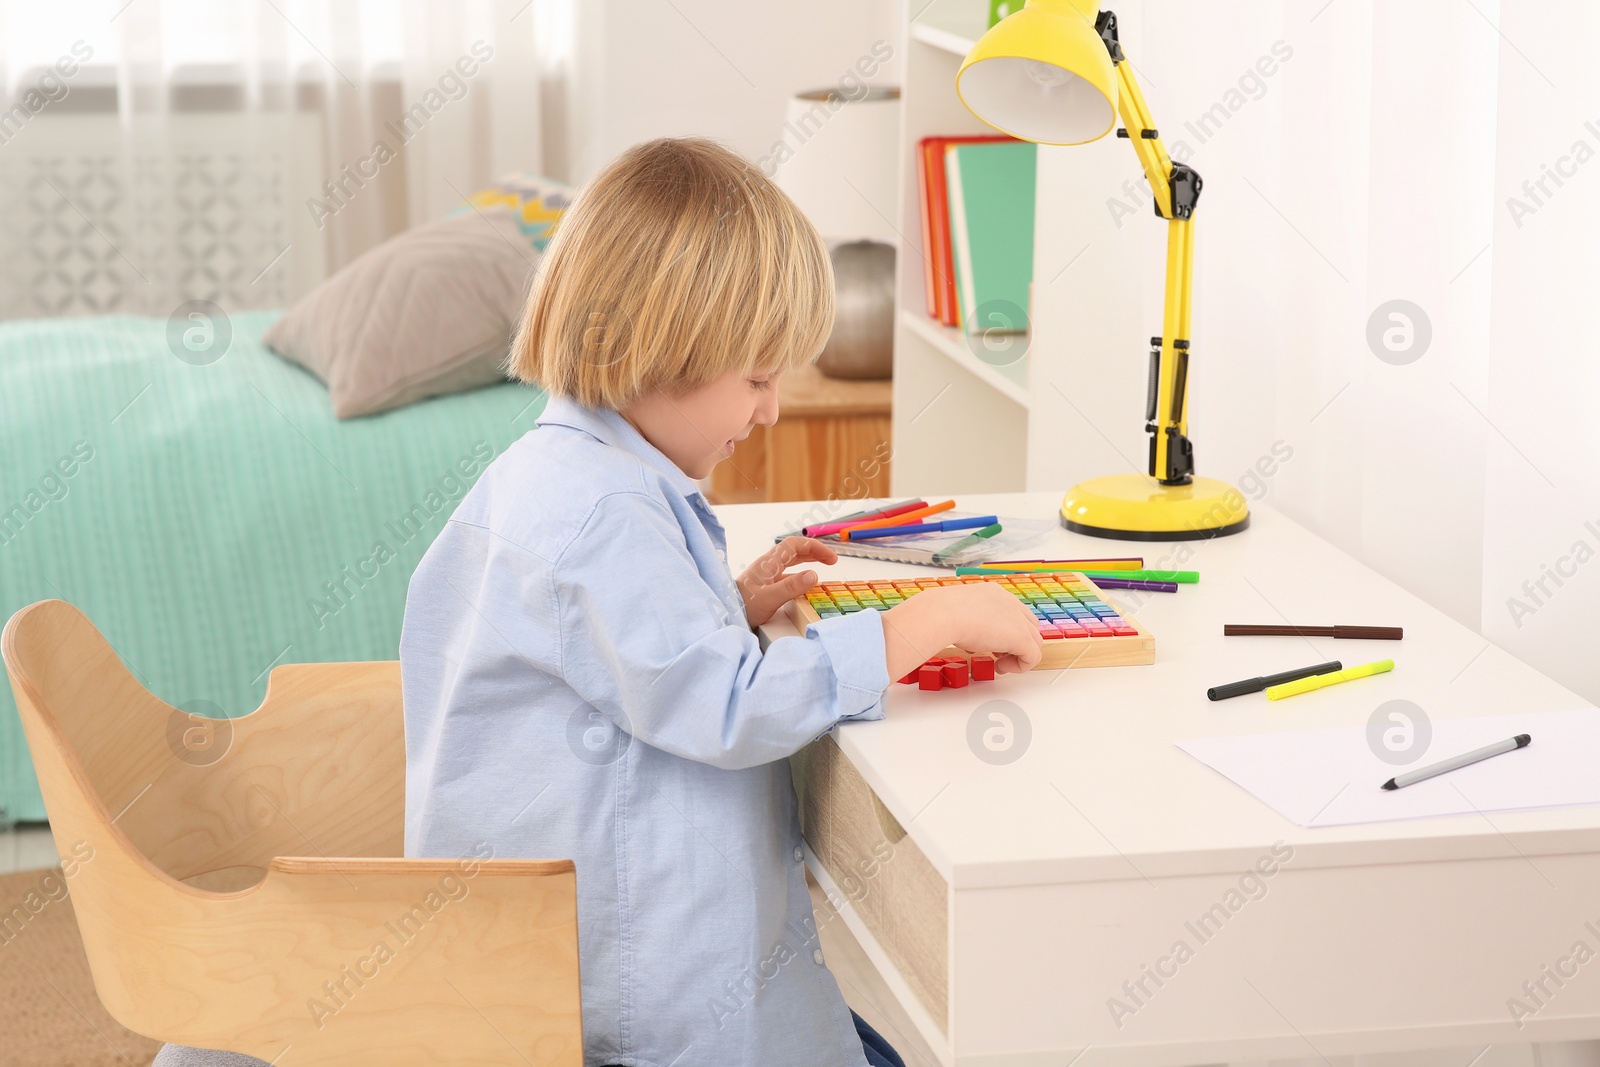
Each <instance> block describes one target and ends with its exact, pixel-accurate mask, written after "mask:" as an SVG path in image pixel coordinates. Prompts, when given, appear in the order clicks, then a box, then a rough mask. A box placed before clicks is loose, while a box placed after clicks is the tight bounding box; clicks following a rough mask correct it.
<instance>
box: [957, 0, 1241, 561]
mask: <svg viewBox="0 0 1600 1067" xmlns="http://www.w3.org/2000/svg"><path fill="white" fill-rule="evenodd" d="M956 95H957V96H959V97H960V98H961V102H962V103H963V104H965V105H966V107H967V110H968V111H971V112H972V113H973V114H974V115H976V116H977V117H978V118H979V119H981V120H983V121H984V122H986V123H988V124H989V125H990V126H993V127H994V128H995V129H997V130H999V131H1000V132H1002V133H1007V134H1010V135H1011V136H1013V137H1019V138H1021V139H1023V140H1025V141H1036V142H1038V143H1040V144H1055V145H1074V144H1085V143H1087V142H1089V141H1094V140H1098V139H1099V138H1101V137H1104V136H1105V135H1106V134H1107V133H1108V132H1110V130H1111V128H1112V126H1114V125H1115V124H1116V120H1117V118H1118V116H1120V117H1121V119H1122V128H1121V129H1118V130H1117V136H1118V137H1127V138H1129V139H1130V140H1131V141H1132V142H1133V147H1134V151H1136V152H1138V154H1139V162H1140V163H1141V164H1143V166H1144V173H1145V177H1146V178H1148V179H1149V181H1150V191H1151V192H1152V193H1153V194H1154V195H1155V208H1156V214H1157V215H1158V216H1160V217H1161V218H1164V219H1166V220H1167V282H1166V312H1165V316H1164V318H1163V321H1162V332H1161V336H1160V337H1153V338H1151V340H1150V345H1151V352H1150V387H1149V393H1148V398H1147V400H1146V403H1145V429H1146V431H1148V432H1149V434H1150V470H1149V473H1148V474H1147V475H1146V474H1115V475H1111V476H1109V477H1105V478H1092V479H1090V480H1089V481H1086V482H1082V483H1080V484H1079V485H1076V486H1074V487H1073V488H1072V489H1071V490H1069V491H1068V492H1067V495H1066V497H1065V499H1064V500H1062V502H1061V523H1062V525H1064V526H1065V527H1066V528H1067V529H1069V530H1074V531H1076V532H1078V533H1084V534H1091V535H1093V536H1095V537H1113V538H1118V539H1123V540H1131V541H1192V540H1198V539H1202V538H1208V537H1220V536H1223V535H1225V534H1231V533H1238V532H1239V531H1240V530H1243V529H1244V528H1245V527H1246V526H1248V525H1249V524H1250V511H1249V507H1248V506H1247V505H1246V503H1245V499H1244V495H1243V494H1242V493H1240V492H1239V490H1237V489H1235V488H1234V487H1233V486H1231V485H1229V484H1228V483H1227V482H1222V481H1218V480H1216V479H1215V478H1196V477H1195V476H1194V449H1193V446H1192V445H1191V444H1190V443H1189V438H1188V436H1187V435H1186V431H1187V429H1188V420H1187V419H1186V418H1185V414H1184V393H1185V389H1184V383H1185V380H1186V378H1187V377H1188V372H1189V304H1190V277H1191V275H1192V273H1193V266H1194V244H1193V241H1194V238H1193V236H1192V234H1191V232H1190V227H1191V226H1192V225H1193V222H1192V216H1193V214H1194V207H1195V203H1196V202H1197V201H1198V200H1199V199H1200V175H1198V174H1196V173H1195V172H1194V170H1193V169H1192V168H1190V167H1186V166H1184V165H1183V164H1182V163H1174V162H1172V161H1171V160H1170V159H1169V158H1168V157H1167V150H1166V148H1165V146H1163V145H1162V143H1161V137H1160V135H1159V134H1158V133H1157V132H1156V128H1155V123H1154V122H1152V121H1151V120H1150V112H1149V110H1148V109H1147V108H1146V107H1145V103H1144V97H1143V95H1142V94H1141V93H1140V92H1139V85H1138V83H1137V82H1135V81H1134V78H1133V69H1132V66H1131V65H1130V64H1129V63H1127V62H1125V61H1124V56H1123V53H1122V46H1121V44H1119V43H1118V41H1117V16H1116V15H1115V14H1113V13H1112V12H1110V11H1099V4H1098V2H1097V0H1028V2H1027V4H1026V6H1024V7H1023V9H1022V10H1021V11H1017V12H1014V13H1013V14H1011V15H1009V16H1007V17H1006V18H1004V19H1002V20H1001V21H1000V22H998V23H996V24H995V25H994V26H992V27H991V28H990V29H989V32H987V33H985V34H984V35H983V37H982V38H980V39H979V41H978V43H977V44H975V45H973V47H972V51H971V52H969V53H967V58H966V59H965V60H964V61H963V62H962V64H961V69H960V70H959V71H958V72H957V73H956Z"/></svg>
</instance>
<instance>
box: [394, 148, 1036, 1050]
mask: <svg viewBox="0 0 1600 1067" xmlns="http://www.w3.org/2000/svg"><path fill="white" fill-rule="evenodd" d="M832 322H833V275H832V270H831V267H830V265H829V262H828V255H827V251H826V248H825V246H824V245H823V243H822V240H821V239H820V238H819V237H818V235H817V233H816V230H815V229H814V228H813V227H812V226H811V224H810V223H809V222H808V221H807V220H806V219H805V217H804V216H803V215H802V214H801V213H800V211H799V210H798V209H797V208H796V207H795V206H794V204H793V203H792V202H791V201H790V200H789V199H788V198H787V197H786V196H784V195H783V193H782V192H780V191H779V190H778V189H777V188H776V187H775V186H773V185H772V183H771V182H769V181H768V180H767V179H766V178H765V177H764V176H763V175H762V174H761V172H760V170H759V169H758V168H757V167H755V166H754V165H752V164H750V163H749V162H747V161H745V160H743V159H741V158H740V157H738V156H736V155H734V154H733V153H731V152H729V151H727V150H726V149H724V148H722V147H720V146H718V145H716V144H715V143H713V142H710V141H705V140H700V139H688V140H658V141H653V142H650V143H648V144H643V145H639V146H636V147H634V148H633V149H630V150H629V151H627V152H625V153H624V154H623V155H622V156H620V157H619V158H618V159H616V160H615V161H613V162H612V163H611V164H610V165H609V166H608V167H607V168H606V169H605V170H604V171H603V172H602V173H601V174H600V175H599V176H597V177H596V178H595V179H594V181H593V182H592V183H590V185H589V186H587V187H586V188H585V189H584V190H582V192H581V193H580V194H579V196H578V197H577V198H576V199H575V201H574V203H573V204H572V205H571V207H570V208H569V209H568V211H567V213H566V215H565V216H564V217H563V219H562V221H561V223H560V224H559V226H558V228H557V233H556V236H555V237H554V239H553V240H552V242H551V244H550V247H549V248H548V250H547V251H546V254H545V257H544V259H543V261H542V263H541V265H540V268H539V273H538V277H537V278H536V279H535V282H534V286H533V289H532V292H531V293H530V294H529V298H528V305H527V310H526V313H525V316H524V320H523V322H522V324H521V328H520V329H519V331H518V335H517V337H516V339H515V341H514V342H513V344H512V351H511V356H510V362H509V366H510V370H511V371H512V373H513V374H515V375H516V376H517V377H519V378H521V379H523V380H524V381H528V382H531V383H538V384H539V385H540V386H542V387H543V388H545V389H546V390H548V392H549V394H550V397H549V401H548V404H547V406H546V408H545V410H544V412H543V414H542V415H541V416H540V417H539V419H538V425H539V429H538V430H537V431H535V432H531V433H529V434H527V435H525V436H524V437H522V438H521V439H520V440H518V441H517V442H516V443H515V444H513V445H512V446H511V447H510V448H509V449H507V451H506V452H505V453H504V454H503V455H501V456H500V457H499V458H498V459H496V460H495V461H494V462H493V463H492V464H491V465H490V466H489V468H488V469H487V470H486V471H485V472H484V474H483V475H482V476H481V478H480V479H479V481H478V483H477V484H476V485H475V486H474V487H473V489H472V490H471V492H469V493H468V495H467V496H466V497H465V498H464V499H463V500H462V502H461V504H460V506H459V507H458V508H457V510H456V512H455V514H454V515H453V516H452V517H451V519H450V521H449V522H448V523H447V524H446V526H445V528H444V529H443V531H441V533H440V535H439V537H438V539H437V540H436V541H435V542H434V543H433V545H432V546H431V547H430V548H429V550H428V552H427V554H426V555H425V556H424V557H423V559H422V562H421V563H420V564H419V566H418V568H417V570H416V573H415V574H414V575H413V576H412V579H411V585H410V589H409V592H408V595H407V599H406V614H405V624H404V629H403V632H402V636H401V641H400V665H401V676H402V682H403V688H404V700H405V715H406V855H408V856H438V857H447V856H450V857H453V856H461V855H465V854H467V853H468V852H469V851H470V850H471V848H472V846H473V844H474V843H475V842H480V841H487V842H488V843H489V844H490V845H492V847H493V849H494V855H495V856H496V857H500V858H515V857H527V858H544V857H548V858H571V859H573V860H574V861H575V864H576V867H577V874H578V917H579V929H578V943H579V957H580V971H581V974H582V994H583V1026H584V1046H585V1059H584V1062H585V1064H586V1067H601V1065H607V1064H622V1065H629V1067H669V1065H676V1067H690V1065H706V1067H783V1065H794V1067H861V1065H862V1064H864V1063H865V1064H869V1065H870V1067H878V1065H881V1064H898V1063H899V1058H898V1057H897V1056H895V1055H894V1052H893V1050H892V1049H890V1048H889V1047H888V1045H887V1044H886V1043H884V1042H883V1040H882V1038H880V1037H878V1035H877V1034H875V1033H873V1032H872V1031H871V1029H870V1027H867V1026H866V1024H865V1023H863V1022H861V1021H860V1019H859V1017H856V1016H855V1015H854V1013H853V1012H851V1011H850V1009H849V1008H848V1007H847V1006H846V1005H845V1002H844V999H843V997H842V996H841V995H840V992H839V988H838V985H837V983H836V982H835V980H834V978H833V976H832V975H831V974H830V973H829V971H828V969H827V966H826V964H825V962H824V959H823V956H822V952H821V949H820V947H819V945H818V943H817V941H816V938H815V929H816V927H815V922H814V919H813V916H812V911H811V899H810V896H809V894H808V892H807V889H806V880H805V871H804V866H803V863H802V857H803V851H802V847H801V838H800V829H799V821H798V818H797V815H796V804H795V795H794V789H793V786H792V785H791V783H790V779H789V767H788V764H787V762H786V757H788V756H789V755H790V754H792V753H794V752H795V751H797V750H799V749H800V748H802V747H803V746H805V745H806V744H808V743H809V742H811V741H812V740H814V739H815V738H817V737H819V736H821V735H822V734H825V733H827V732H828V731H829V730H830V729H832V728H833V726H834V725H835V724H836V723H838V722H841V721H847V720H854V719H875V718H882V716H883V714H884V712H883V693H884V690H885V689H887V687H888V685H889V682H890V679H891V678H897V677H900V676H902V675H904V674H906V673H908V672H909V671H911V670H912V669H913V668H915V667H916V666H917V665H918V664H920V663H921V662H923V661H924V660H925V659H927V658H928V657H929V656H931V655H933V654H934V653H936V652H937V651H938V650H939V649H941V648H943V647H945V646H946V645H947V644H952V643H954V644H959V645H962V646H963V647H967V648H972V649H983V650H987V651H993V652H995V653H996V654H997V655H998V657H999V663H998V668H999V669H1000V670H1002V671H1017V670H1026V669H1028V668H1030V667H1032V666H1033V665H1034V664H1035V663H1037V662H1038V659H1039V655H1040V647H1041V644H1042V642H1041V639H1040V637H1039V634H1038V630H1037V627H1036V625H1035V623H1034V620H1033V616H1032V614H1031V613H1030V612H1029V611H1028V610H1027V609H1026V608H1025V607H1023V606H1022V605H1021V604H1020V603H1019V602H1018V601H1017V600H1016V599H1015V598H1014V597H1013V596H1011V595H1010V594H1009V593H1007V592H1005V591H1004V590H1003V589H1000V588H999V587H997V586H994V585H991V584H988V583H984V584H982V585H978V584H976V583H975V584H974V585H972V586H967V587H954V586H952V587H948V588H940V589H933V590H928V591H926V592H923V593H919V594H918V595H916V596H914V597H911V598H908V599H907V600H906V601H905V603H903V604H901V605H899V606H897V607H895V608H894V609H892V610H891V611H888V612H886V613H882V614H880V613H879V612H876V611H863V612H858V613H855V614H852V615H848V616H844V617H842V618H838V619H829V620H826V621H824V622H820V623H816V624H813V625H812V626H810V627H808V628H807V632H806V634H805V636H804V637H793V638H785V639H781V640H778V641H775V642H773V643H772V645H771V646H770V647H769V648H768V649H767V651H766V652H765V653H763V652H762V651H761V650H760V647H759V642H758V640H757V638H756V635H755V634H754V633H753V632H752V627H754V626H758V625H760V624H761V623H763V622H765V621H767V619H769V618H770V617H771V616H772V615H773V614H774V613H775V612H776V611H777V610H778V608H779V607H780V606H781V605H782V604H783V602H784V601H786V600H789V599H790V598H792V597H794V596H795V595H797V594H799V593H801V592H803V591H804V590H805V588H806V587H807V586H809V585H810V584H811V583H812V582H814V581H815V580H816V575H815V572H812V571H803V572H800V573H795V574H789V573H786V568H787V567H788V566H789V565H791V564H793V563H799V562H807V561H811V562H819V563H824V564H826V563H832V562H833V561H834V558H835V557H834V553H833V552H832V551H831V550H829V549H828V548H827V547H826V546H825V545H823V544H821V543H820V542H817V541H811V540H807V539H804V538H791V539H789V540H787V541H785V542H784V543H783V544H781V545H779V546H778V547H777V548H775V549H773V550H772V551H771V552H769V553H767V554H766V555H765V556H763V557H762V558H761V559H760V560H758V561H757V562H756V563H755V564H754V565H752V566H751V567H750V568H749V569H748V570H746V571H745V572H744V573H743V574H742V575H741V576H739V578H738V579H735V578H734V577H733V576H732V574H731V573H730V572H729V569H728V566H727V563H726V550H727V545H726V540H725V538H724V534H723V529H722V526H721V524H720V523H719V522H718V521H717V518H716V516H715V515H714V514H713V513H712V511H711V508H710V505H709V504H708V503H707V502H706V499H705V497H704V495H703V494H702V493H701V492H700V490H699V487H698V486H697V485H696V483H695V479H698V478H703V477H705V476H706V475H707V474H709V473H710V471H711V469H712V468H713V467H714V466H715V465H716V464H717V463H718V462H720V461H721V460H723V459H726V458H727V457H729V456H731V455H732V453H733V446H734V442H735V441H737V440H740V439H742V438H743V437H744V436H745V435H746V434H748V433H749V432H750V431H751V430H752V429H753V428H754V427H755V426H757V425H763V426H770V425H772V424H773V423H774V422H776V421H777V417H778V407H777V400H776V396H777V385H776V382H777V378H778V376H779V375H780V374H782V373H783V372H784V371H785V370H787V369H790V368H793V367H795V366H798V365H800V364H801V363H803V362H806V361H808V360H811V359H814V358H815V357H816V355H817V354H818V353H819V352H820V351H821V349H822V346H823V343H824V342H825V341H826V339H827V337H828V333H829V331H830V330H831V328H832ZM808 933H809V935H810V936H809V938H808V937H807V934H808Z"/></svg>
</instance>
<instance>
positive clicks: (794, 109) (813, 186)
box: [773, 87, 900, 245]
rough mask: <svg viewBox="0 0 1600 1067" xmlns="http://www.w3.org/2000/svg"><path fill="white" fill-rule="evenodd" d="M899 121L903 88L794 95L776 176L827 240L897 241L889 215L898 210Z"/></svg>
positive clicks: (892, 242) (891, 215) (892, 215)
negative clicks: (897, 162)
mask: <svg viewBox="0 0 1600 1067" xmlns="http://www.w3.org/2000/svg"><path fill="white" fill-rule="evenodd" d="M899 126H900V90H899V89H897V88H892V87H872V88H867V89H865V90H864V91H863V92H860V93H857V94H853V95H849V96H847V95H845V94H844V93H842V92H840V91H839V90H838V89H816V90H811V91H808V92H803V93H796V94H795V95H794V96H792V97H790V98H789V105H788V109H787V113H786V115H785V117H784V123H783V140H782V142H781V143H780V145H779V146H777V147H779V148H780V149H781V151H779V152H778V153H777V155H778V158H779V159H780V160H781V161H780V162H779V163H778V166H777V170H776V172H775V173H774V174H773V180H774V181H776V182H777V184H778V188H780V189H782V190H783V191H784V192H785V193H787V194H789V198H790V199H791V200H793V201H794V202H795V203H796V204H798V205H799V206H800V210H801V211H804V212H805V213H806V217H807V218H809V219H810V220H811V222H812V225H814V226H816V228H817V232H818V233H820V234H822V236H823V237H825V238H828V239H830V240H839V241H851V240H871V241H881V242H883V243H884V244H889V245H897V244H899V238H898V235H897V234H896V233H895V230H894V227H893V226H892V225H891V224H890V222H889V220H890V219H892V218H894V217H895V216H896V215H897V214H898V212H899V207H898V204H899V195H898V193H899V190H898V189H897V188H896V181H897V180H898V178H897V174H896V170H895V163H896V156H895V146H896V145H897V144H898V143H899Z"/></svg>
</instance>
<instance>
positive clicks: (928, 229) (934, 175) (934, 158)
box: [917, 134, 1022, 326]
mask: <svg viewBox="0 0 1600 1067" xmlns="http://www.w3.org/2000/svg"><path fill="white" fill-rule="evenodd" d="M1003 141H1012V142H1016V143H1022V142H1017V141H1016V138H1014V137H1008V136H1006V135H1005V134H968V135H962V136H953V137H937V136H936V137H924V138H922V140H920V141H918V142H917V196H918V199H919V201H920V203H919V205H918V206H919V209H920V216H921V221H922V252H923V255H922V281H923V295H924V297H925V298H926V300H927V304H928V314H929V316H931V317H932V318H934V319H937V320H938V321H939V322H940V323H942V324H943V325H945V326H959V325H960V324H961V323H960V319H959V315H958V310H957V307H958V305H957V301H956V280H955V272H954V270H953V269H952V267H951V252H950V209H949V207H948V205H947V201H946V191H945V149H946V148H947V147H949V146H950V145H952V144H993V143H999V142H1003Z"/></svg>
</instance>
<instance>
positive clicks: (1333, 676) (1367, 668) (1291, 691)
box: [1267, 659, 1394, 700]
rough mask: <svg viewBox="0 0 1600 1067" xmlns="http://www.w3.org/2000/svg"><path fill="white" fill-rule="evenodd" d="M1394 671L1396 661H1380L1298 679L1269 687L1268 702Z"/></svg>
mask: <svg viewBox="0 0 1600 1067" xmlns="http://www.w3.org/2000/svg"><path fill="white" fill-rule="evenodd" d="M1392 670H1394V660H1392V659H1380V660H1379V661H1378V662H1376V663H1363V664H1361V666H1359V667H1346V668H1345V669H1344V670H1342V671H1331V672H1329V673H1328V674H1313V675H1311V676H1310V677H1308V678H1296V679H1295V680H1294V681H1292V682H1284V683H1283V684H1282V685H1274V686H1268V687H1267V699H1268V700H1281V699H1283V698H1284V697H1292V696H1294V695H1295V694H1297V693H1309V692H1311V690H1313V689H1321V688H1322V687H1323V686H1325V685H1338V684H1339V683H1340V682H1348V681H1350V680H1351V679H1354V678H1370V677H1371V676H1372V675H1374V674H1383V673H1384V672H1385V671H1392Z"/></svg>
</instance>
